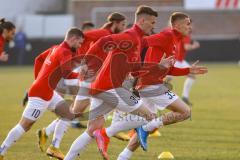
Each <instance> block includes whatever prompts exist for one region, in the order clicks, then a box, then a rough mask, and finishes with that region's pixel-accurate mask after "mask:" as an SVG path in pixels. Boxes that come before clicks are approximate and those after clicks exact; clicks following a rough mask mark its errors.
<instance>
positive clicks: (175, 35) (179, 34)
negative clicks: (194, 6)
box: [106, 12, 207, 160]
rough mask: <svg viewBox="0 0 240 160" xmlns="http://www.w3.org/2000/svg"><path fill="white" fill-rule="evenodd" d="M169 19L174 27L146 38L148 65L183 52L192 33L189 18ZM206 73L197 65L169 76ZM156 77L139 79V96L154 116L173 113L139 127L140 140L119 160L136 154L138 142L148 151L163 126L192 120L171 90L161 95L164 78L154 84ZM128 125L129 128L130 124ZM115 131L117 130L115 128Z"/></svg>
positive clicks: (178, 15)
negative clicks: (152, 135)
mask: <svg viewBox="0 0 240 160" xmlns="http://www.w3.org/2000/svg"><path fill="white" fill-rule="evenodd" d="M170 19H171V25H172V28H171V29H166V30H164V31H162V32H160V33H159V34H156V35H153V36H149V37H147V38H146V39H147V41H148V45H149V46H152V47H151V48H149V50H148V53H147V55H146V59H145V62H158V61H159V60H161V58H162V56H163V55H164V54H166V55H167V56H170V55H172V54H176V53H178V52H180V50H181V41H182V39H183V38H184V37H185V36H188V35H189V34H190V33H191V30H192V26H191V21H190V17H189V16H188V15H186V14H184V13H181V12H175V13H173V14H172V15H171V17H170ZM206 72H207V68H205V67H200V66H196V63H195V64H193V65H191V66H189V67H186V68H182V69H180V68H176V67H172V68H171V69H170V70H169V72H168V73H167V74H168V75H175V76H180V75H188V74H189V73H191V74H194V75H195V74H204V73H206ZM153 73H154V72H153ZM154 77H158V75H157V74H152V75H147V76H145V77H144V76H143V77H141V78H140V80H139V85H140V86H141V88H140V89H139V92H140V96H141V97H143V101H144V102H145V104H147V105H148V106H149V108H150V109H151V110H152V112H153V113H156V112H157V110H163V109H165V108H167V109H169V110H171V111H172V112H168V113H166V114H164V115H162V116H161V117H160V118H159V119H158V121H155V122H153V123H152V124H150V123H148V124H147V125H143V126H142V127H139V128H138V129H137V132H138V136H139V137H138V138H137V135H136V134H135V135H134V136H133V137H132V139H131V140H130V143H129V144H128V146H127V147H126V148H125V149H124V150H123V151H122V153H120V155H119V157H118V160H128V159H130V157H131V156H132V154H133V152H134V151H135V150H136V149H137V148H138V146H139V142H140V144H141V146H142V148H143V149H144V150H147V136H148V132H152V131H154V130H155V129H156V128H159V127H163V126H164V125H169V124H173V123H176V122H180V121H183V120H185V119H187V118H189V116H190V109H189V107H188V106H187V104H186V103H184V102H183V101H182V100H181V99H180V98H178V96H177V95H176V94H175V93H173V92H171V91H168V90H165V92H163V93H162V94H161V93H160V90H161V89H164V87H163V86H161V85H162V83H163V78H164V76H163V77H161V78H160V79H156V78H155V81H153V80H154ZM142 87H143V88H142ZM157 89H158V90H157ZM144 92H145V93H144ZM128 118H129V117H128ZM135 118H136V117H135ZM132 119H133V118H132ZM119 123H121V122H119ZM125 123H126V122H125ZM127 123H128V124H129V125H130V123H131V121H130V122H127ZM135 123H136V125H139V123H141V122H139V119H138V121H136V120H135ZM142 123H144V122H142ZM113 125H114V124H113ZM132 125H134V121H133V122H132ZM118 127H119V126H118ZM114 128H115V130H116V126H115V127H114ZM106 131H108V132H106V133H111V131H112V129H111V128H109V129H108V130H106ZM111 134H114V133H111ZM141 138H142V139H141ZM138 139H139V142H138Z"/></svg>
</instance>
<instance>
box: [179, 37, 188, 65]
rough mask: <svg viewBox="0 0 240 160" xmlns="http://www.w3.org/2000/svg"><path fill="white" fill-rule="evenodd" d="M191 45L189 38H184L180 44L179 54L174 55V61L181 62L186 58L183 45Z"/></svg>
mask: <svg viewBox="0 0 240 160" xmlns="http://www.w3.org/2000/svg"><path fill="white" fill-rule="evenodd" d="M190 43H191V37H190V36H186V37H184V38H183V39H182V40H181V42H180V49H179V52H177V53H176V60H177V61H180V62H181V61H183V60H184V59H185V58H186V53H187V51H186V49H185V47H184V46H185V44H190Z"/></svg>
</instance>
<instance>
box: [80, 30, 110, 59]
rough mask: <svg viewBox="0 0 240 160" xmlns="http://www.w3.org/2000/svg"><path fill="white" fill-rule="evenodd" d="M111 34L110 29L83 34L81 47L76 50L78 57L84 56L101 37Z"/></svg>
mask: <svg viewBox="0 0 240 160" xmlns="http://www.w3.org/2000/svg"><path fill="white" fill-rule="evenodd" d="M110 34H112V32H111V30H110V29H94V30H91V31H87V32H85V33H84V41H83V43H82V45H81V47H80V48H79V49H78V51H77V52H78V55H85V54H86V53H87V51H88V49H89V48H90V46H91V45H93V44H94V43H95V42H96V41H97V40H98V39H100V38H101V37H104V36H107V35H110Z"/></svg>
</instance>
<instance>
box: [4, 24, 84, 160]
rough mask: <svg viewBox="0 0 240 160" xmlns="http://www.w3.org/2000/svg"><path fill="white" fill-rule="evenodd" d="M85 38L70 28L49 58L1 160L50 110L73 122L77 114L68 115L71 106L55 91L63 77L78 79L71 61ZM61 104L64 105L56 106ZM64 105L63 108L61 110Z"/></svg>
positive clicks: (9, 137)
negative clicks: (73, 71)
mask: <svg viewBox="0 0 240 160" xmlns="http://www.w3.org/2000/svg"><path fill="white" fill-rule="evenodd" d="M83 38H84V35H83V33H82V31H81V30H79V29H78V28H71V29H69V30H68V32H67V33H66V36H65V40H64V41H63V42H62V43H61V44H60V45H59V46H58V47H57V48H55V49H53V51H52V52H51V54H49V55H48V57H47V58H46V60H45V61H44V64H43V66H42V68H41V70H40V72H39V74H38V76H37V78H36V80H35V81H34V82H33V84H32V85H31V87H30V89H29V93H28V95H29V101H28V104H27V106H26V108H25V110H24V112H23V114H22V118H21V120H20V121H19V123H18V124H17V125H16V126H15V127H14V128H12V129H11V131H10V132H9V133H8V136H7V137H6V139H5V140H4V142H3V143H2V145H1V147H0V160H3V157H4V155H5V153H6V151H7V150H8V149H9V148H10V147H11V146H12V145H13V144H14V142H16V141H17V140H18V139H19V138H20V137H21V136H22V135H23V134H25V132H27V131H28V130H29V129H30V128H31V127H32V125H33V124H34V123H35V122H36V121H37V120H38V119H39V118H40V117H41V116H42V115H43V113H44V112H45V111H46V110H47V109H49V110H52V111H54V112H55V113H56V114H57V115H59V116H60V117H62V118H66V119H70V120H71V119H73V118H75V116H76V115H73V114H71V113H70V112H69V105H68V104H67V103H66V102H65V101H64V100H63V98H62V97H61V96H60V95H58V94H57V93H56V92H54V89H55V87H56V85H57V83H58V82H59V80H60V79H61V78H62V77H63V78H77V77H78V74H74V73H72V69H73V67H74V66H73V62H72V58H73V57H74V56H75V55H76V50H77V49H78V48H79V47H80V46H81V43H82V42H83ZM58 103H62V105H59V107H56V105H57V104H58ZM60 106H61V107H60Z"/></svg>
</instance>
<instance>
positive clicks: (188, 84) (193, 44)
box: [175, 35, 200, 106]
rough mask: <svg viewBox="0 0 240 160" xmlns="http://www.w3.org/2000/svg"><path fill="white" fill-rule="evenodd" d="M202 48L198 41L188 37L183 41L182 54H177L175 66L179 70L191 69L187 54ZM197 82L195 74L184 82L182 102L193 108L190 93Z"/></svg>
mask: <svg viewBox="0 0 240 160" xmlns="http://www.w3.org/2000/svg"><path fill="white" fill-rule="evenodd" d="M199 47H200V43H199V42H198V41H195V40H194V41H192V40H191V36H190V35H189V36H186V37H184V38H183V40H182V41H181V46H180V52H178V53H177V54H176V60H177V61H176V63H175V66H176V67H178V68H186V67H189V66H190V65H189V63H188V62H187V61H186V60H185V57H186V52H188V51H192V50H195V49H197V48H199ZM195 80H196V76H195V75H193V74H189V75H187V79H186V80H185V82H184V86H183V92H182V100H183V101H184V102H185V103H187V104H188V105H190V106H192V103H191V101H190V100H189V93H190V91H191V88H192V85H193V84H194V82H195Z"/></svg>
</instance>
